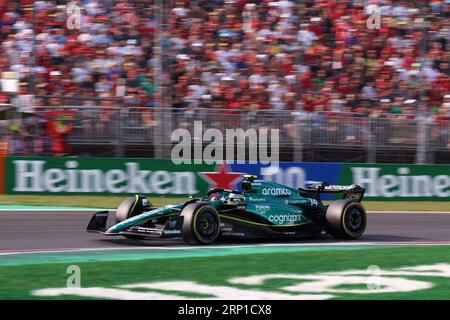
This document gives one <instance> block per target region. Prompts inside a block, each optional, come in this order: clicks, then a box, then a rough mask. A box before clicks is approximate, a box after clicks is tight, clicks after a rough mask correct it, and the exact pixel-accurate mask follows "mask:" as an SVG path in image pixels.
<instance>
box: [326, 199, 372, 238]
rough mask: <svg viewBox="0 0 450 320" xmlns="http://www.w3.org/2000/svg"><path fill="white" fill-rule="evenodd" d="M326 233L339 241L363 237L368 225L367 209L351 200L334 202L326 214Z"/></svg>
mask: <svg viewBox="0 0 450 320" xmlns="http://www.w3.org/2000/svg"><path fill="white" fill-rule="evenodd" d="M325 219H326V227H325V229H326V231H327V232H328V233H330V234H331V235H332V236H333V237H335V238H337V239H346V240H354V239H357V238H359V237H361V236H362V234H363V233H364V231H365V229H366V225H367V215H366V209H365V208H364V207H363V205H362V204H361V203H359V202H356V201H351V200H337V201H334V202H332V203H331V204H330V205H329V206H328V208H327V211H326V212H325Z"/></svg>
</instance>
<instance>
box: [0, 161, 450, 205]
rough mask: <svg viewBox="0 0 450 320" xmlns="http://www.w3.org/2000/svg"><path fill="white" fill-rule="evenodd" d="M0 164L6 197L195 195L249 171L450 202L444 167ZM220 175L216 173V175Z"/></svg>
mask: <svg viewBox="0 0 450 320" xmlns="http://www.w3.org/2000/svg"><path fill="white" fill-rule="evenodd" d="M0 159H3V158H0ZM1 161H2V160H0V168H5V169H4V171H3V174H4V175H5V178H6V186H5V190H4V191H5V192H6V193H7V194H103V195H110V194H133V193H142V194H146V195H148V196H169V197H170V196H177V197H180V196H189V195H193V196H199V195H202V194H204V193H205V192H206V191H207V190H208V189H209V188H211V187H219V188H225V189H231V188H239V185H240V184H239V179H237V180H236V179H235V178H236V177H238V176H239V175H236V173H239V174H242V173H249V174H255V175H258V176H259V177H260V178H262V179H265V180H270V181H275V182H278V183H281V184H285V185H288V186H291V187H303V186H305V185H307V184H309V183H313V182H317V181H327V182H329V183H331V184H343V185H350V184H358V185H360V186H362V187H364V188H365V189H366V194H365V199H366V200H432V201H448V200H450V165H448V164H447V165H409V164H367V163H316V162H310V163H308V162H281V163H279V165H278V166H271V165H270V164H269V165H260V164H248V163H247V164H227V165H214V164H212V165H206V164H201V165H199V164H181V165H175V164H174V163H172V161H171V160H169V159H145V158H62V157H59V158H56V157H54V158H52V157H12V156H9V157H7V158H6V163H5V165H4V166H1ZM0 170H1V169H0ZM218 172H220V174H214V173H218ZM1 173H2V172H1V171H0V174H1ZM211 173H213V174H211ZM231 174H234V176H231ZM231 181H233V182H231ZM324 199H327V198H326V197H325V198H324ZM328 199H330V198H328Z"/></svg>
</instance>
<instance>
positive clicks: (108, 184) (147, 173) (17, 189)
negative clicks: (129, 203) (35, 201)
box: [5, 157, 215, 196]
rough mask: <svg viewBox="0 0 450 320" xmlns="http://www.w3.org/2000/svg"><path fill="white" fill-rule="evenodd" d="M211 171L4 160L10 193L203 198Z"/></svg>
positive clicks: (151, 162) (128, 162) (130, 162)
mask: <svg viewBox="0 0 450 320" xmlns="http://www.w3.org/2000/svg"><path fill="white" fill-rule="evenodd" d="M214 168H215V166H209V165H175V164H173V163H172V162H171V161H170V160H162V159H133V158H127V159H118V158H56V157H55V158H51V157H8V158H7V161H6V190H5V191H6V193H8V194H24V193H25V194H26V193H28V194H62V195H63V194H134V193H142V194H147V195H168V196H185V195H200V194H204V193H205V192H206V191H207V189H208V187H209V184H208V182H207V180H205V179H204V178H203V175H202V174H201V172H211V171H212V172H214Z"/></svg>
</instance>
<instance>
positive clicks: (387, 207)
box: [0, 195, 450, 211]
mask: <svg viewBox="0 0 450 320" xmlns="http://www.w3.org/2000/svg"><path fill="white" fill-rule="evenodd" d="M123 199H124V196H73V195H70V196H53V195H52V196H41V195H39V196H37V195H0V205H7V204H9V205H33V206H65V207H72V206H73V207H95V208H108V209H109V208H115V207H117V205H118V204H119V203H120V202H121V201H122V200H123ZM187 199H188V198H187V197H178V198H173V197H152V198H150V200H151V202H152V203H153V204H154V205H155V206H161V205H165V204H169V203H174V202H179V201H186V200H187ZM363 204H364V206H365V207H366V209H367V210H370V211H450V202H444V201H442V202H436V201H388V202H383V201H363Z"/></svg>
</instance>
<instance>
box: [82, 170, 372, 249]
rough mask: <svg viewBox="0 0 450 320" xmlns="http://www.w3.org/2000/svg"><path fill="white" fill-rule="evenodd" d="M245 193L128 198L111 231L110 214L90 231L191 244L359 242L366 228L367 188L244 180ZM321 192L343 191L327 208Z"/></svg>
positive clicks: (101, 215) (220, 191) (92, 224)
mask: <svg viewBox="0 0 450 320" xmlns="http://www.w3.org/2000/svg"><path fill="white" fill-rule="evenodd" d="M244 177H245V179H244V181H243V182H242V191H235V190H224V189H217V188H216V189H211V190H210V191H209V192H208V193H207V194H206V195H205V196H204V197H203V198H201V199H190V200H189V201H187V202H183V203H177V204H173V205H167V206H164V207H159V208H155V207H153V206H152V205H151V203H150V202H149V200H148V199H146V198H145V197H144V196H140V195H136V196H134V197H130V198H127V199H125V200H124V201H123V202H122V203H121V204H120V205H119V207H118V208H117V211H116V215H115V224H114V225H112V226H110V227H107V220H108V215H109V212H108V211H102V212H98V213H96V214H95V215H94V216H93V217H92V219H91V220H90V222H89V224H88V227H87V231H88V232H99V233H101V234H104V235H111V236H112V235H121V236H125V237H126V238H130V239H145V238H151V237H153V238H155V237H156V238H169V237H180V236H181V237H183V239H184V240H185V241H186V242H187V243H189V244H210V243H212V242H214V241H216V240H218V239H219V238H225V237H233V238H236V237H237V238H261V239H264V238H266V239H267V238H273V237H278V238H297V237H305V236H307V237H311V236H317V235H321V234H324V233H328V234H331V235H332V236H333V237H335V238H338V239H356V238H359V237H360V236H361V235H362V234H363V232H364V230H365V228H366V222H367V219H366V211H365V209H364V207H363V206H362V205H361V200H362V198H363V196H364V192H365V190H364V188H361V187H360V186H357V185H351V186H336V185H328V184H327V183H318V184H314V185H311V186H309V187H307V188H299V189H295V188H290V187H287V186H283V185H281V184H278V183H275V182H269V181H260V180H255V179H256V177H255V176H244ZM321 193H341V194H342V195H343V199H341V200H336V201H334V202H332V203H331V204H330V205H328V206H326V205H324V204H323V203H322V201H321V199H320V195H321Z"/></svg>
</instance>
